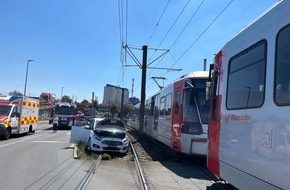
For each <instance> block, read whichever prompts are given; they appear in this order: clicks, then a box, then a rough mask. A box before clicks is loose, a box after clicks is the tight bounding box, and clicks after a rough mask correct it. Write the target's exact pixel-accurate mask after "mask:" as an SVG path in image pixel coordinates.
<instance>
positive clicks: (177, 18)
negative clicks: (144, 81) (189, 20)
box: [149, 0, 191, 61]
mask: <svg viewBox="0 0 290 190" xmlns="http://www.w3.org/2000/svg"><path fill="white" fill-rule="evenodd" d="M190 1H191V0H188V1H187V3H186V4H185V6H184V7H183V8H182V10H181V11H180V13H179V14H178V16H177V17H176V19H175V21H174V22H173V23H172V25H171V26H170V28H169V29H168V31H167V32H166V34H165V36H164V37H163V38H162V40H161V42H160V43H159V45H158V46H157V49H159V47H160V46H161V44H162V43H163V41H164V40H165V38H166V37H167V36H168V34H169V33H170V31H171V30H172V28H173V26H174V25H175V24H176V22H177V21H178V20H179V18H180V16H181V15H182V13H183V12H184V10H185V9H186V7H187V6H188V4H189V2H190ZM156 51H157V50H156ZM156 51H154V52H153V54H152V55H151V57H150V58H149V61H150V60H151V59H152V57H153V56H154V54H155V53H156Z"/></svg>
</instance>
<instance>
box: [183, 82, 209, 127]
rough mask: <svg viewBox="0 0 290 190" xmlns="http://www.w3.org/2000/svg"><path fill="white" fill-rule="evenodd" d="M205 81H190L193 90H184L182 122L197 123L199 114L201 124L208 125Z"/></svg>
mask: <svg viewBox="0 0 290 190" xmlns="http://www.w3.org/2000/svg"><path fill="white" fill-rule="evenodd" d="M206 81H207V80H206V79H191V84H192V86H193V88H191V87H189V88H186V89H185V90H184V99H183V101H184V102H183V121H185V122H194V123H199V116H198V113H199V114H200V118H201V122H202V123H203V124H208V123H209V101H208V100H206V95H205V94H206V93H205V90H206ZM196 104H197V105H196ZM197 109H198V110H197Z"/></svg>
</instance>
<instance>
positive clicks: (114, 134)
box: [94, 129, 126, 139]
mask: <svg viewBox="0 0 290 190" xmlns="http://www.w3.org/2000/svg"><path fill="white" fill-rule="evenodd" d="M94 132H95V134H96V135H98V136H99V137H102V138H104V137H107V138H117V139H124V138H125V137H126V134H125V133H124V132H118V131H116V130H114V129H112V130H95V131H94Z"/></svg>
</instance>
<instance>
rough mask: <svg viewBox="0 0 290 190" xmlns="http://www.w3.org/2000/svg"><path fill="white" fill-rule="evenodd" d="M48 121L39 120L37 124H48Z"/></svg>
mask: <svg viewBox="0 0 290 190" xmlns="http://www.w3.org/2000/svg"><path fill="white" fill-rule="evenodd" d="M48 123H49V120H39V121H38V124H48Z"/></svg>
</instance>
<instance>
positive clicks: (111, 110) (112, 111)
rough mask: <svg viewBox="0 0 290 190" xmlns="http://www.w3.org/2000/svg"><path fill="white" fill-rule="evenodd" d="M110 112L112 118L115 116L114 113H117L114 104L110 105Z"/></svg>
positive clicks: (116, 107)
mask: <svg viewBox="0 0 290 190" xmlns="http://www.w3.org/2000/svg"><path fill="white" fill-rule="evenodd" d="M110 112H111V114H112V116H113V117H114V116H115V114H116V113H118V106H117V105H116V104H115V103H112V105H111V108H110Z"/></svg>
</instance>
